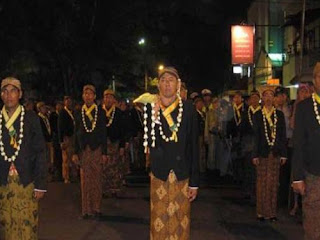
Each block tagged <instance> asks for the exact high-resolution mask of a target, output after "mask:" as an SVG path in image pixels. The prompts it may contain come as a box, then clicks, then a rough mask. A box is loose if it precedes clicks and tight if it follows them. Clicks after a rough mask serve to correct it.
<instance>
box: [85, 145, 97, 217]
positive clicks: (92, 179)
mask: <svg viewBox="0 0 320 240" xmlns="http://www.w3.org/2000/svg"><path fill="white" fill-rule="evenodd" d="M80 163H81V169H80V176H81V199H82V215H85V214H88V215H94V214H96V213H100V206H101V199H102V152H101V148H98V149H96V150H94V151H92V150H91V149H90V148H89V146H87V147H86V149H85V150H84V151H83V152H82V153H81V155H80Z"/></svg>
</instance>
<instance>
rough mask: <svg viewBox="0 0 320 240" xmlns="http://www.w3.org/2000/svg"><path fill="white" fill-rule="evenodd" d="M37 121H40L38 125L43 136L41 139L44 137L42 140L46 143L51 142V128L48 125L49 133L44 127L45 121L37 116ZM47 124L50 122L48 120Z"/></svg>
mask: <svg viewBox="0 0 320 240" xmlns="http://www.w3.org/2000/svg"><path fill="white" fill-rule="evenodd" d="M38 117H39V119H40V125H41V129H42V134H43V137H44V140H45V141H46V142H52V127H51V125H50V131H51V132H49V131H48V129H47V126H46V123H45V120H43V119H42V118H41V117H40V116H38ZM48 122H49V124H50V121H49V119H48Z"/></svg>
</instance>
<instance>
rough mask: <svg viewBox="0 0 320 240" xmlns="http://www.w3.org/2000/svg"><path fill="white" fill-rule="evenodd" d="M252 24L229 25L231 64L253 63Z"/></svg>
mask: <svg viewBox="0 0 320 240" xmlns="http://www.w3.org/2000/svg"><path fill="white" fill-rule="evenodd" d="M253 37H254V27H253V26H241V25H235V26H231V52H232V64H253Z"/></svg>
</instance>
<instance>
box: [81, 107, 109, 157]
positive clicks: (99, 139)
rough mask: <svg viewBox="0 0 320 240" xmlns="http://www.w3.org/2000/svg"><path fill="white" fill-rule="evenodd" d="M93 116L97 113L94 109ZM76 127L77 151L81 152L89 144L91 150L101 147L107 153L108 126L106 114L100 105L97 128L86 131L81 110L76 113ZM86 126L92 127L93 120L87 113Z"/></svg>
mask: <svg viewBox="0 0 320 240" xmlns="http://www.w3.org/2000/svg"><path fill="white" fill-rule="evenodd" d="M91 114H92V116H93V117H94V115H95V110H93V111H92V113H91ZM75 120H76V128H75V153H76V154H79V153H80V152H82V151H83V150H85V148H86V146H89V147H90V149H91V150H96V149H97V148H98V147H101V148H102V149H101V150H102V153H103V154H104V155H106V154H107V127H106V123H107V122H106V115H105V112H104V110H103V109H102V108H100V107H98V118H97V123H96V128H95V129H94V130H93V132H91V133H87V132H86V131H85V128H84V125H83V122H82V116H81V111H80V112H77V113H76V116H75ZM85 121H86V126H87V127H88V128H89V129H91V122H90V120H89V118H88V117H87V116H86V115H85Z"/></svg>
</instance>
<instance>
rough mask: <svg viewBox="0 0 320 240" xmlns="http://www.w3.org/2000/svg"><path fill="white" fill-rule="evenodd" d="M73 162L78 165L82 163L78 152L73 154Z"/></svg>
mask: <svg viewBox="0 0 320 240" xmlns="http://www.w3.org/2000/svg"><path fill="white" fill-rule="evenodd" d="M72 162H73V163H74V164H76V165H80V161H79V156H78V155H77V154H73V155H72Z"/></svg>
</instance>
